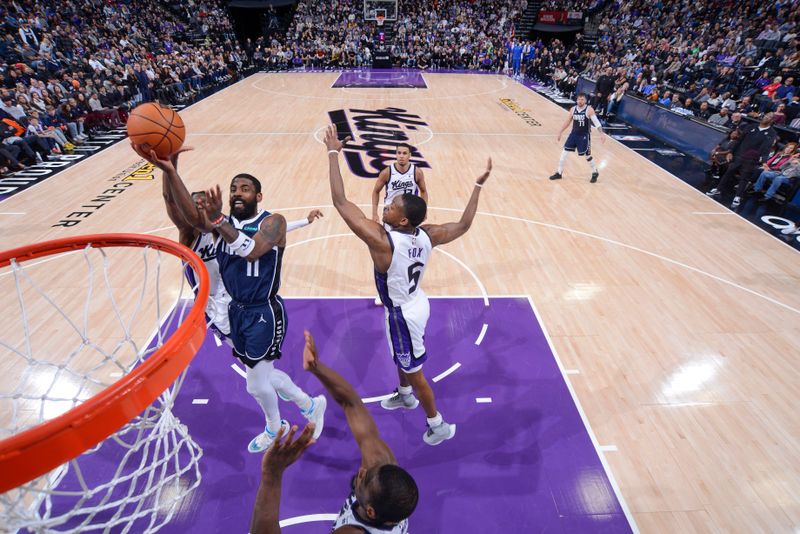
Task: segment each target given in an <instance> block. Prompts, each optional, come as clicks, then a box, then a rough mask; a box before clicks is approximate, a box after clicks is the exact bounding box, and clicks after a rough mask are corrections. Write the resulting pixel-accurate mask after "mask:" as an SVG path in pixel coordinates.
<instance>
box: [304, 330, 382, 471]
mask: <svg viewBox="0 0 800 534" xmlns="http://www.w3.org/2000/svg"><path fill="white" fill-rule="evenodd" d="M305 338H306V345H305V348H304V349H303V369H305V370H307V371H310V372H311V373H312V374H313V375H314V376H316V377H317V378H318V379H319V381H320V382H322V385H323V386H325V389H327V390H328V393H330V394H331V397H333V400H335V401H336V402H337V403H338V404H339V405H340V406H341V407H342V409H343V410H344V414H345V416H346V417H347V424H348V425H349V426H350V431H351V432H352V433H353V437H354V438H355V440H356V443H358V448H359V449H360V450H361V466H362V467H366V468H369V467H371V466H373V465H377V464H379V463H397V461H396V460H395V457H394V454H393V453H392V451H391V449H390V448H389V446H388V445H387V444H386V443H385V442H384V441H383V440H382V439H381V436H380V434H379V433H378V427H377V426H376V425H375V421H374V420H373V419H372V416H371V415H370V414H369V412H368V411H367V408H366V406H364V403H363V402H361V397H359V396H358V393H356V390H355V389H353V386H351V385H350V383H349V382H348V381H347V380H345V379H344V377H342V375H340V374H339V373H337V372H336V371H334V370H333V369H331V368H330V367H328V366H327V365H325V364H324V363H322V362H321V361H319V356H318V355H317V347H316V345H315V344H314V338H313V337H312V336H311V333H310V332H309V331H308V330H306V331H305Z"/></svg>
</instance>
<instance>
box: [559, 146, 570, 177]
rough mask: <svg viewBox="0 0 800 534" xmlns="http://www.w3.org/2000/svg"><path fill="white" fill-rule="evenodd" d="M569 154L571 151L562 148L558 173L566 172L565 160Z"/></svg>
mask: <svg viewBox="0 0 800 534" xmlns="http://www.w3.org/2000/svg"><path fill="white" fill-rule="evenodd" d="M568 155H569V152H567V151H566V150H562V151H561V159H560V160H558V174H561V173H562V172H564V162H565V161H567V156H568Z"/></svg>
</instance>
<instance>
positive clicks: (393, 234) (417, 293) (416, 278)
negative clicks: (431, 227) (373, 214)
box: [375, 228, 433, 307]
mask: <svg viewBox="0 0 800 534" xmlns="http://www.w3.org/2000/svg"><path fill="white" fill-rule="evenodd" d="M386 233H387V235H388V236H389V242H390V243H391V245H392V263H391V265H389V270H388V271H387V272H386V274H382V273H378V272H376V273H375V281H376V284H377V287H378V294H379V295H380V297H381V300H382V301H383V303H384V305H386V306H390V307H397V306H402V305H404V304H407V303H409V302H412V301H414V300H416V299H417V298H420V297H425V292H423V291H422V288H421V287H420V286H421V285H422V277H423V275H424V274H425V268H426V267H427V266H428V259H429V258H430V257H431V251H432V250H433V245H432V244H431V238H430V237H428V234H426V233H425V230H423V229H421V228H417V229H416V230H415V231H414V233H413V234H405V233H403V232H398V231H395V230H390V231H388V232H386Z"/></svg>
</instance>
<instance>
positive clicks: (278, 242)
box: [245, 213, 286, 260]
mask: <svg viewBox="0 0 800 534" xmlns="http://www.w3.org/2000/svg"><path fill="white" fill-rule="evenodd" d="M253 241H255V245H256V246H255V247H254V248H253V251H252V252H250V254H249V255H248V256H247V258H245V259H247V260H255V259H257V258H260V257H261V256H263V255H264V254H266V253H267V252H269V251H270V250H272V249H273V247H276V246H283V245H285V244H286V217H284V216H283V215H279V214H277V213H276V214H274V215H270V216H269V217H267V218H266V219H264V220H263V221H261V226H259V228H258V233H257V234H256V235H254V236H253Z"/></svg>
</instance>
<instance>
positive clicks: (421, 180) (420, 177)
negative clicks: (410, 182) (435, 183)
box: [414, 167, 428, 204]
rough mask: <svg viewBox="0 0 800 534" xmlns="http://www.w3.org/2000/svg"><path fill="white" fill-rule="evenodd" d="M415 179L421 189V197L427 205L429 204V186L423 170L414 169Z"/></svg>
mask: <svg viewBox="0 0 800 534" xmlns="http://www.w3.org/2000/svg"><path fill="white" fill-rule="evenodd" d="M414 178H415V179H416V181H417V186H418V187H419V196H420V197H422V200H424V201H425V204H427V203H428V184H426V183H425V173H423V172H422V169H420V168H419V167H415V168H414Z"/></svg>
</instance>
